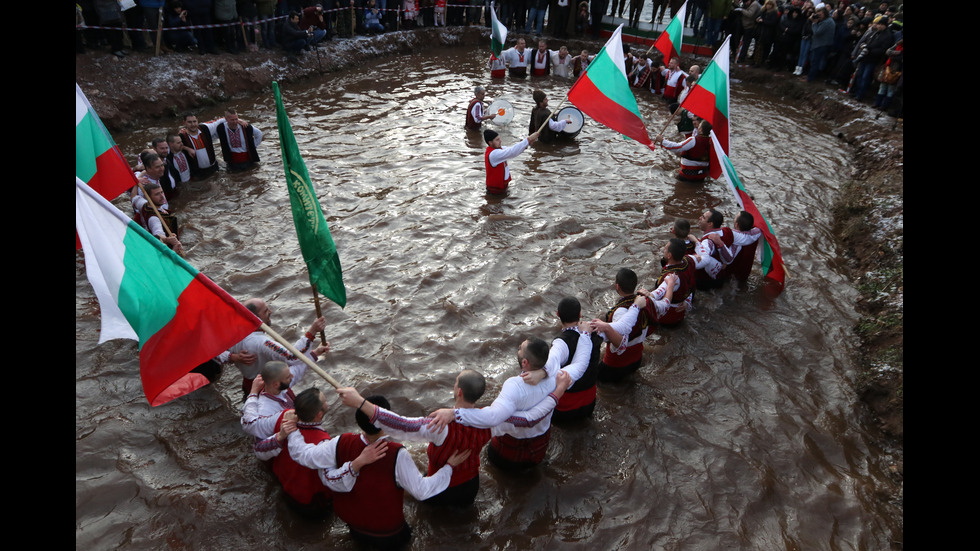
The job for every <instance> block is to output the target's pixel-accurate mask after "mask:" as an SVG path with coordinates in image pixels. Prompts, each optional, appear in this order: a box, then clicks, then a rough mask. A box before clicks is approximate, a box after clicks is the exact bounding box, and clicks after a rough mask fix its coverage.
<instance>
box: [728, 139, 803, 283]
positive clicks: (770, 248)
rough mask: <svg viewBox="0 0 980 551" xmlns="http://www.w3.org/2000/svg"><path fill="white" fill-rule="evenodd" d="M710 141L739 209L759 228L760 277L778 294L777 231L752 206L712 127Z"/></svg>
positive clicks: (781, 270)
mask: <svg viewBox="0 0 980 551" xmlns="http://www.w3.org/2000/svg"><path fill="white" fill-rule="evenodd" d="M711 144H712V149H713V151H714V154H715V156H716V157H717V158H718V164H719V165H720V166H721V175H722V176H723V177H724V179H725V181H726V182H727V183H728V186H729V187H730V188H731V190H732V194H734V196H735V202H737V203H738V204H739V206H740V207H741V208H742V210H744V211H745V212H747V213H749V214H751V215H752V217H753V218H754V219H755V227H757V228H759V229H760V230H761V231H762V239H763V241H762V247H761V249H762V258H761V263H762V276H763V281H764V282H765V283H766V291H767V293H768V294H770V295H772V296H775V295H778V294H779V293H781V292H782V291H783V287H784V285H785V284H786V267H785V266H784V265H783V256H782V253H780V251H779V242H778V241H776V234H775V233H774V232H773V230H772V226H771V225H769V220H767V219H766V218H765V217H764V216H762V213H761V212H759V208H758V207H756V206H755V202H754V201H753V200H752V198H751V197H749V192H748V191H746V189H745V186H743V185H742V180H741V179H740V178H739V177H738V173H736V172H735V167H734V165H732V161H731V159H729V158H728V155H726V154H725V152H724V151H722V148H721V143H720V142H719V141H718V137H717V136H716V135H715V133H714V131H712V132H711Z"/></svg>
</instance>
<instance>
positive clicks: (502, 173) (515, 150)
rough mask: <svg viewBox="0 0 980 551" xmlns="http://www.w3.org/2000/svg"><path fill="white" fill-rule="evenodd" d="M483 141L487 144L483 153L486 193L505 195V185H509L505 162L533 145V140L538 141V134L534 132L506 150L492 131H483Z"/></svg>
mask: <svg viewBox="0 0 980 551" xmlns="http://www.w3.org/2000/svg"><path fill="white" fill-rule="evenodd" d="M483 139H484V140H485V141H486V142H487V149H486V151H484V153H483V161H484V164H485V165H486V169H487V193H488V194H490V195H503V194H505V193H507V185H508V184H510V167H509V166H507V161H508V160H510V159H513V158H514V157H517V156H518V155H520V154H521V152H522V151H524V150H525V149H527V148H528V146H530V145H531V144H532V143H534V140H536V139H538V133H537V132H535V133H533V134H531V135H530V136H528V137H526V138H524V139H523V140H521V141H519V142H517V143H516V144H514V145H512V146H510V147H506V148H505V147H503V142H502V141H501V139H500V135H499V134H497V133H496V132H494V131H493V130H490V129H487V130H484V131H483Z"/></svg>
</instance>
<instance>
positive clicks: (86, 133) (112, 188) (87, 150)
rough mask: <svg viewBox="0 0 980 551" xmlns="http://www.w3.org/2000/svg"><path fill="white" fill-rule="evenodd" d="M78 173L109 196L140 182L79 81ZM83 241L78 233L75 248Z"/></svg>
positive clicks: (77, 97) (76, 155)
mask: <svg viewBox="0 0 980 551" xmlns="http://www.w3.org/2000/svg"><path fill="white" fill-rule="evenodd" d="M75 176H76V177H77V178H80V179H81V180H82V181H83V182H85V183H86V184H88V185H89V187H91V188H92V189H94V190H95V191H97V192H98V193H99V194H100V195H102V196H103V197H105V198H106V199H115V198H116V197H119V194H121V193H122V192H124V191H126V190H127V189H130V188H131V187H133V186H135V185H136V176H135V175H134V174H133V170H132V169H131V168H129V163H127V162H126V159H125V158H124V157H123V155H122V152H120V151H119V146H117V145H116V142H114V141H112V136H110V135H109V131H108V130H106V129H105V125H103V124H102V120H101V119H99V116H98V115H96V114H95V110H93V109H92V105H91V104H89V102H88V99H87V98H86V97H85V94H83V93H82V89H81V88H79V87H78V83H77V82H76V83H75ZM80 246H81V243H80V242H79V241H78V236H77V235H76V236H75V248H76V249H77V248H79V247H80Z"/></svg>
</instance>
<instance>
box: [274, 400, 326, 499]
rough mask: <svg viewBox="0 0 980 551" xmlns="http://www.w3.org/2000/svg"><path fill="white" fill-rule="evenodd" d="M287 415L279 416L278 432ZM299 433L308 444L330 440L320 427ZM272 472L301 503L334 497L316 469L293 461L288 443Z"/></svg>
mask: <svg viewBox="0 0 980 551" xmlns="http://www.w3.org/2000/svg"><path fill="white" fill-rule="evenodd" d="M285 413H286V412H285V411H283V412H282V413H280V414H279V420H278V421H276V432H279V430H280V429H281V428H282V417H283V415H285ZM299 433H300V434H302V435H303V440H305V441H306V443H307V444H314V445H315V444H319V443H320V442H322V441H324V440H329V439H330V435H329V434H327V431H325V430H323V429H322V428H320V427H309V428H300V429H299ZM272 472H274V473H276V476H277V477H279V483H280V484H282V489H283V491H285V492H286V493H287V494H289V497H291V498H293V499H295V500H296V501H297V502H299V503H302V504H304V505H309V504H310V502H312V501H313V498H314V497H315V496H316V495H318V494H322V495H323V496H324V497H325V498H327V499H330V498H332V497H333V492H331V491H330V489H329V488H327V487H326V486H324V485H323V482H321V481H320V477H319V475H318V474H317V471H316V470H315V469H310V468H307V467H304V466H302V465H300V464H299V463H297V462H295V461H293V458H292V457H290V455H289V448H288V447H287V446H286V443H283V448H282V452H280V453H279V455H277V456H276V457H275V458H274V459H273V460H272Z"/></svg>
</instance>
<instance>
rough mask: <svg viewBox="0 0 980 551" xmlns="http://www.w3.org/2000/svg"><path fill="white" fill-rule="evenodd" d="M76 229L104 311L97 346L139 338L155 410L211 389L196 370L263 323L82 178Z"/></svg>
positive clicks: (143, 370)
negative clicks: (175, 400) (113, 341)
mask: <svg viewBox="0 0 980 551" xmlns="http://www.w3.org/2000/svg"><path fill="white" fill-rule="evenodd" d="M75 230H76V231H77V232H78V236H79V238H80V239H81V242H82V249H83V250H84V251H85V273H86V276H87V277H88V280H89V283H91V284H92V288H93V289H95V295H96V297H98V299H99V306H100V308H101V310H102V332H101V334H100V335H99V343H102V342H105V341H107V340H110V339H132V340H136V341H139V360H140V378H141V379H142V381H143V392H144V393H145V394H146V399H147V400H148V401H149V402H150V405H152V406H158V405H160V404H162V403H165V402H167V401H169V400H171V399H173V398H176V397H177V396H181V395H183V394H186V393H187V392H190V391H192V390H195V389H196V388H199V387H201V386H204V385H205V384H207V379H205V378H204V376H202V375H198V374H197V373H190V371H191V370H192V369H194V368H195V367H197V366H199V365H201V364H203V363H205V362H207V361H208V360H210V359H212V358H214V357H215V356H217V355H218V354H220V353H221V352H223V351H225V350H227V349H228V348H230V347H231V346H232V345H234V344H235V343H237V342H240V341H241V340H242V339H244V338H245V336H246V335H248V334H249V333H251V332H252V331H254V330H255V329H256V328H257V327H258V326H259V325H260V324H261V323H262V322H261V320H259V318H257V317H255V315H254V314H252V313H251V312H249V311H248V310H247V309H245V307H244V306H242V305H241V304H239V303H238V301H236V300H235V299H233V298H232V297H231V296H230V295H228V293H226V292H225V291H224V290H223V289H221V288H220V287H218V286H217V285H215V284H214V282H212V281H211V280H210V279H208V278H207V277H205V276H204V275H203V274H201V273H200V272H198V271H197V270H195V269H194V267H192V266H191V265H190V264H188V263H187V262H186V261H185V260H184V259H182V258H180V257H179V256H177V255H176V254H175V253H174V252H173V251H171V250H170V249H168V248H167V246H166V245H164V244H163V243H162V242H161V241H160V240H159V239H157V238H156V237H154V236H152V235H150V234H149V233H148V232H147V231H146V230H144V229H143V228H142V227H140V226H139V225H138V224H136V223H135V222H134V221H132V220H131V219H130V218H129V217H128V216H126V215H125V214H123V213H122V212H121V211H120V210H119V209H117V208H116V207H115V206H113V205H112V204H111V203H109V201H107V200H106V199H105V198H104V197H102V196H101V195H100V194H99V193H97V192H96V191H95V190H93V189H92V188H91V187H89V186H88V185H87V184H85V182H83V181H82V180H81V179H80V178H78V177H77V176H76V177H75ZM195 375H196V376H197V377H193V376H195Z"/></svg>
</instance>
